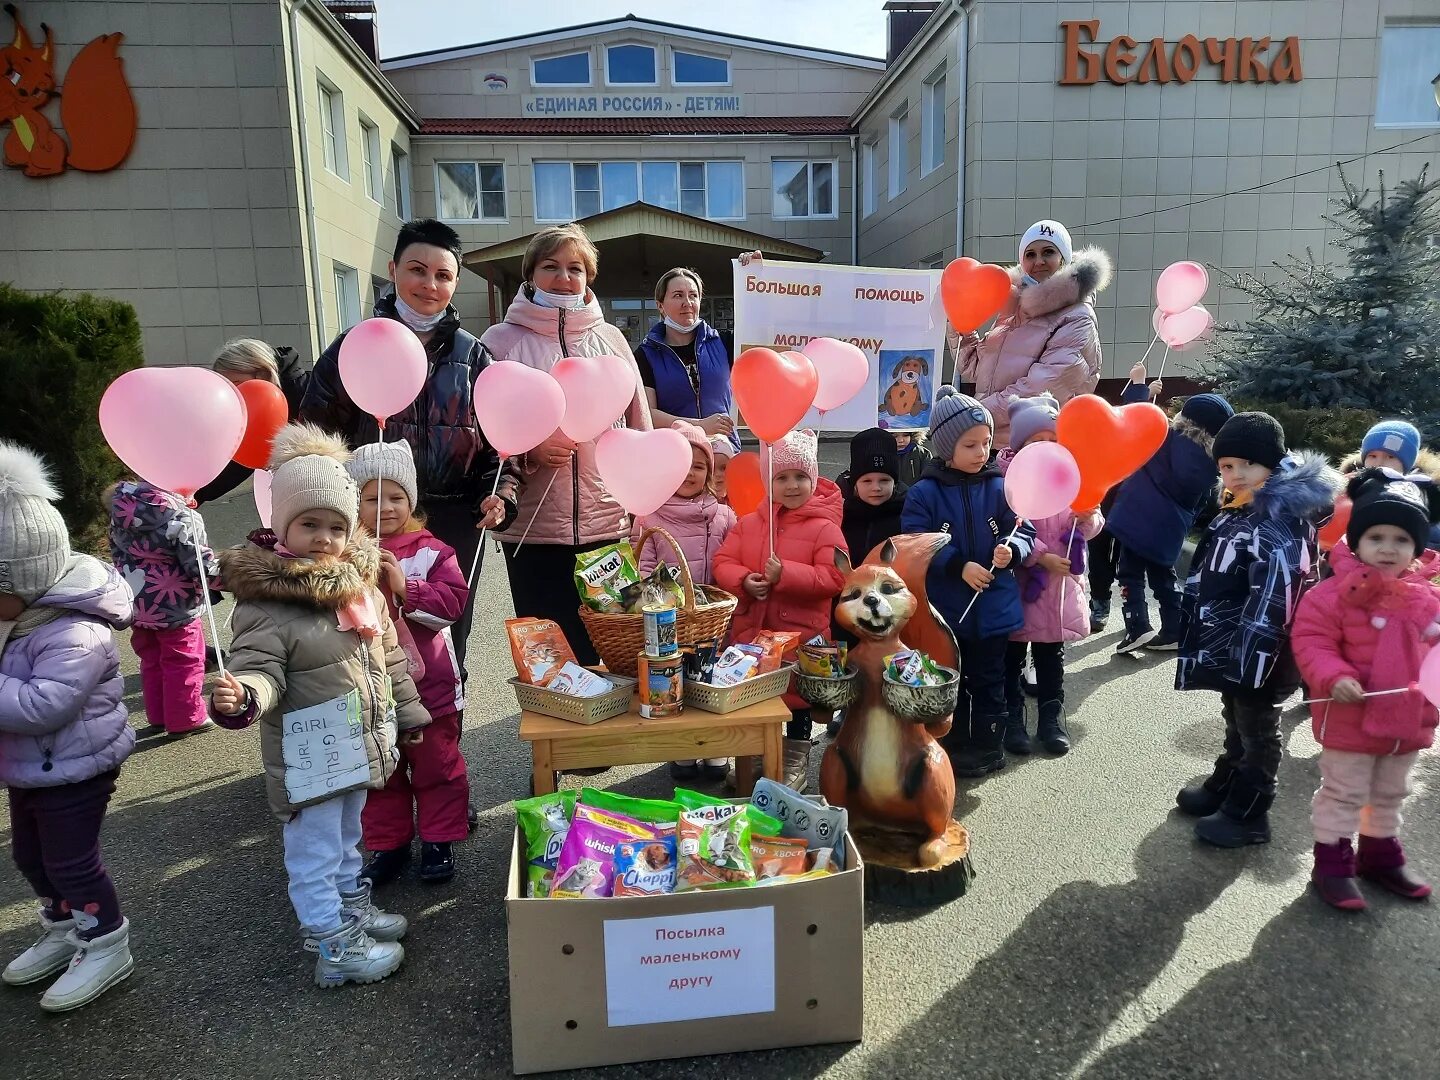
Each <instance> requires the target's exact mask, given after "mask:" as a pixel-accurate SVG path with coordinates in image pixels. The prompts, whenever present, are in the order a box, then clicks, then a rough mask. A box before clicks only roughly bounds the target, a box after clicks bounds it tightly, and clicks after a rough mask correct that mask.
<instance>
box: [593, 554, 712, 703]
mask: <svg viewBox="0 0 1440 1080" xmlns="http://www.w3.org/2000/svg"><path fill="white" fill-rule="evenodd" d="M656 535H658V536H660V537H661V538H662V539H663V540H665V542H666V543H668V544H669V545H670V547H671V548H672V549H673V550H674V552H675V565H676V566H678V567H679V568H680V587H681V589H682V591H683V592H684V594H685V601H684V603H682V604H681V605H680V607H679V608H678V609H677V610H676V612H675V640H676V641H679V642H681V643H685V642H691V641H703V640H704V639H706V638H715V639H716V640H717V641H724V640H725V635H726V633H728V632H729V630H730V617H731V616H732V615H734V614H735V606H736V605H737V604H738V603H739V602H740V601H739V600H738V599H737V598H736V597H734V596H732V595H731V594H730V593H728V592H726V591H725V590H724V589H717V588H716V587H715V586H713V585H696V584H695V579H694V578H693V577H692V576H691V575H690V565H689V563H687V562H686V561H685V553H684V552H683V551H681V550H680V545H679V544H677V543H676V542H675V538H674V537H673V536H671V535H670V534H669V533H668V532H666V531H665V530H664V529H645V530H643V531H642V532H641V533H640V542H639V543H638V544H636V545H635V557H636V559H639V557H640V553H641V552H642V551H644V550H645V541H647V540H649V539H650V537H652V536H656ZM697 600H699V601H700V602H701V604H700V605H697V603H696V601H697ZM580 621H581V622H582V623H584V624H585V630H586V632H587V633H589V635H590V642H591V644H593V645H594V646H595V651H596V652H597V653H599V654H600V659H601V660H603V661H605V667H606V668H607V669H608V670H610V671H613V672H615V673H616V674H618V675H629V676H631V677H632V678H633V677H634V676H635V674H636V661H637V660H638V658H639V656H640V653H641V651H642V650H643V649H644V648H645V616H644V615H641V614H639V613H638V612H637V613H636V614H634V615H631V614H627V613H620V614H612V613H610V612H606V611H592V610H591V609H590V608H588V607H586V606H585V605H584V604H581V605H580Z"/></svg>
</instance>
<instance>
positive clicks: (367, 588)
mask: <svg viewBox="0 0 1440 1080" xmlns="http://www.w3.org/2000/svg"><path fill="white" fill-rule="evenodd" d="M349 456H350V454H349V451H348V450H347V449H346V448H345V444H344V443H343V442H341V441H340V440H339V439H337V438H335V437H333V436H331V435H327V434H325V433H324V432H322V431H320V430H319V429H318V428H315V427H313V426H310V425H307V424H291V425H289V426H288V427H286V428H284V429H282V430H281V431H280V433H279V434H278V435H277V436H276V437H275V441H274V444H273V451H272V454H271V460H270V468H271V471H272V473H273V479H272V485H271V500H272V525H273V530H274V531H273V533H269V532H258V533H254V534H252V536H251V538H250V542H249V543H247V544H243V545H241V546H239V547H234V548H230V549H228V550H226V551H224V552H222V553H221V554H220V567H221V576H222V578H223V580H224V584H225V589H226V591H227V592H230V593H232V594H233V595H234V596H235V600H236V606H235V613H234V616H233V619H232V626H233V631H234V640H233V644H232V645H231V652H230V655H229V657H228V658H227V664H226V666H227V669H228V670H227V672H226V673H225V674H223V675H221V676H220V677H219V679H218V680H217V683H216V686H215V688H214V689H213V690H212V692H211V698H210V705H211V710H210V711H211V714H212V715H213V716H214V718H215V720H216V721H217V722H219V723H220V724H222V725H224V726H225V727H230V728H240V727H245V726H248V725H249V724H251V723H254V722H255V721H256V720H258V721H259V722H260V725H261V728H260V747H261V756H262V758H263V761H264V766H265V786H266V792H267V794H268V796H269V800H270V807H271V809H272V810H273V811H274V813H275V815H276V816H277V817H278V818H279V819H280V820H281V821H283V822H284V823H285V868H286V870H287V872H288V873H289V877H290V899H291V902H292V904H293V905H294V907H295V913H296V916H297V917H298V918H299V921H300V924H301V926H302V927H303V928H304V929H305V931H306V932H307V933H308V935H309V941H308V942H307V950H309V951H316V952H318V953H319V962H318V963H317V966H316V973H315V979H316V982H317V983H318V984H320V985H321V986H333V985H339V984H340V983H341V982H347V981H360V982H373V981H375V979H377V978H383V977H384V976H385V975H387V974H389V973H390V971H393V970H394V969H395V968H396V967H398V966H399V963H400V959H401V958H402V957H403V955H404V952H403V950H402V949H401V947H400V945H399V944H398V938H399V937H400V936H402V935H403V934H404V932H405V928H406V927H405V920H404V919H403V918H402V917H400V916H398V915H387V914H386V913H384V912H381V911H379V910H378V909H376V908H375V907H374V906H373V905H371V904H370V902H369V887H368V883H367V882H364V881H363V880H361V879H360V878H359V872H360V867H361V858H360V853H359V850H358V844H359V842H360V836H361V826H360V812H361V810H362V808H363V807H364V805H365V793H366V790H367V789H369V788H379V787H382V786H383V785H384V784H385V781H386V780H388V779H389V777H390V775H391V774H392V773H393V772H394V771H395V768H396V765H397V762H398V753H397V750H396V744H397V741H398V740H399V739H417V740H418V738H419V737H420V731H419V730H418V729H420V728H422V727H424V726H425V725H426V724H428V723H429V722H430V715H429V713H427V712H426V711H425V708H424V707H423V706H422V705H421V704H420V698H419V694H418V693H417V691H416V688H415V683H414V682H413V680H412V679H411V677H410V674H409V671H408V661H407V659H406V656H405V653H404V651H403V650H402V649H401V648H400V645H399V642H398V640H397V638H396V635H395V627H394V624H393V623H392V622H391V621H390V616H389V614H388V612H387V610H386V606H385V601H384V599H383V597H382V596H381V594H380V592H379V591H378V589H377V588H376V580H377V575H378V572H379V567H380V555H379V549H378V548H377V547H376V544H375V541H374V540H372V539H370V538H368V537H364V536H359V537H357V536H356V524H357V518H358V516H359V505H360V503H359V496H358V494H357V492H356V488H355V482H354V481H353V480H352V479H351V478H350V475H349V473H347V472H346V469H345V462H346V461H347V460H348V459H349Z"/></svg>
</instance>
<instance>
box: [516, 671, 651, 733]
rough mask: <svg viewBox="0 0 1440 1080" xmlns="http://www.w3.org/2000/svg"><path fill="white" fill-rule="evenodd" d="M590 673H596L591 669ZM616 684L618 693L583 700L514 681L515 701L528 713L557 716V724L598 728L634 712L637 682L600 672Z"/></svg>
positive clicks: (615, 690) (520, 680) (612, 692)
mask: <svg viewBox="0 0 1440 1080" xmlns="http://www.w3.org/2000/svg"><path fill="white" fill-rule="evenodd" d="M590 670H592V671H596V669H594V668H591V669H590ZM596 674H598V675H601V676H604V677H605V678H606V679H609V680H610V681H611V682H612V683H614V684H615V689H614V690H611V691H610V692H609V693H608V694H601V695H599V696H598V697H590V698H582V697H575V696H574V695H573V694H561V693H559V692H557V691H555V690H547V689H545V687H543V686H535V685H533V684H532V683H527V682H525V681H524V680H523V679H518V678H516V679H511V680H510V685H511V686H513V687H514V688H515V700H516V701H518V702H519V703H520V708H522V709H524V710H525V711H526V712H534V713H541V714H542V715H544V716H553V717H555V718H556V719H557V720H569V721H570V722H571V723H573V724H598V723H599V722H600V721H601V720H609V719H610V718H611V717H612V716H619V715H620V714H621V713H624V712H629V711H630V701H631V699H632V698H634V696H635V680H634V679H627V678H625V677H624V676H623V675H616V674H614V673H613V672H610V671H596Z"/></svg>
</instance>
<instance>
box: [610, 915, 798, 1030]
mask: <svg viewBox="0 0 1440 1080" xmlns="http://www.w3.org/2000/svg"><path fill="white" fill-rule="evenodd" d="M605 998H606V1006H607V1010H608V1013H609V1019H608V1022H609V1025H610V1026H611V1027H630V1026H633V1025H635V1024H665V1023H670V1022H672V1021H675V1020H700V1019H703V1018H705V1017H710V1016H742V1015H745V1014H747V1013H771V1012H774V1011H775V909H774V908H773V907H762V908H746V909H741V910H737V911H712V912H705V913H703V914H698V915H666V916H663V917H661V918H658V919H606V920H605Z"/></svg>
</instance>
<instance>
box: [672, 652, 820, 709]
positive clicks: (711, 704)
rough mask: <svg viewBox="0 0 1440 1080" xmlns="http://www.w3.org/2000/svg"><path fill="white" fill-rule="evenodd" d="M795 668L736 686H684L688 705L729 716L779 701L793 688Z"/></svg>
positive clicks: (789, 667) (786, 666)
mask: <svg viewBox="0 0 1440 1080" xmlns="http://www.w3.org/2000/svg"><path fill="white" fill-rule="evenodd" d="M794 668H795V665H793V664H784V665H782V666H781V667H779V668H777V669H776V670H774V671H767V672H766V673H765V674H764V675H757V676H755V678H753V679H746V680H745V681H744V682H738V683H736V684H735V685H734V686H712V685H711V684H710V683H702V682H691V681H690V680H688V679H687V680H686V682H685V704H686V705H693V706H694V707H695V708H697V709H700V710H701V711H703V712H710V713H730V712H734V711H735V710H736V709H743V708H745V707H746V706H748V705H758V704H759V703H760V702H762V701H769V700H770V699H771V698H776V697H779V696H780V695H781V694H783V693H785V691H786V690H788V689H789V688H790V674H791V672H792V671H794Z"/></svg>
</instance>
